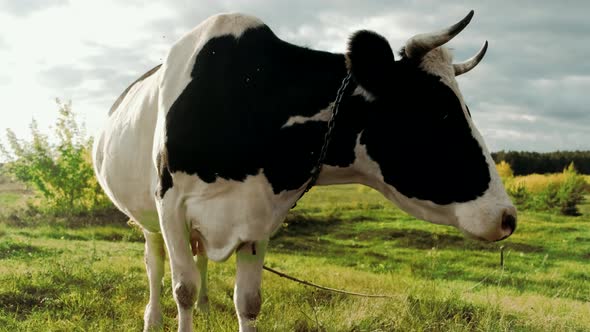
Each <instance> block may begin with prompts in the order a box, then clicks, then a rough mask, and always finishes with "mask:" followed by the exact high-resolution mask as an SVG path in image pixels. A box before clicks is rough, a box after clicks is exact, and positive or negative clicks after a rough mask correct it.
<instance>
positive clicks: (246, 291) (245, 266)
mask: <svg viewBox="0 0 590 332" xmlns="http://www.w3.org/2000/svg"><path fill="white" fill-rule="evenodd" d="M267 244H268V241H259V242H256V243H246V244H244V245H243V246H242V247H241V248H240V249H238V250H237V252H236V256H237V258H236V261H237V268H236V286H235V289H234V304H235V306H236V313H237V315H238V320H239V323H240V331H241V332H245V331H256V326H255V324H256V317H257V316H258V313H259V312H260V306H261V304H262V299H261V297H260V282H261V279H262V266H263V265H264V255H265V253H266V246H267Z"/></svg>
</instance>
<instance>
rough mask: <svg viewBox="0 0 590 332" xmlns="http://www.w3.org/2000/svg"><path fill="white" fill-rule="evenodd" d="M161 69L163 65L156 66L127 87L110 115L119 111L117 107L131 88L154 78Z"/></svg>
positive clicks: (116, 101)
mask: <svg viewBox="0 0 590 332" xmlns="http://www.w3.org/2000/svg"><path fill="white" fill-rule="evenodd" d="M160 67H162V65H161V64H159V65H157V66H155V67H154V68H152V69H150V70H148V71H147V72H146V73H145V74H143V75H141V76H140V77H139V78H138V79H136V80H135V81H134V82H133V83H131V84H130V85H129V86H128V87H127V89H125V91H123V93H121V95H120V96H119V98H117V100H115V103H114V104H113V106H111V109H110V110H109V115H111V114H113V113H114V112H115V110H116V109H117V107H119V105H120V104H121V102H122V101H123V99H125V96H127V93H129V90H131V88H132V87H133V86H134V85H135V84H137V83H138V82H141V81H143V80H145V79H146V78H148V77H150V76H152V75H153V74H154V73H155V72H157V71H158V69H160Z"/></svg>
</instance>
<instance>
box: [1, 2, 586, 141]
mask: <svg viewBox="0 0 590 332" xmlns="http://www.w3.org/2000/svg"><path fill="white" fill-rule="evenodd" d="M470 9H474V10H475V17H474V18H473V20H472V21H471V24H470V25H469V26H468V27H467V28H466V29H465V30H464V31H463V32H462V33H461V34H459V35H458V36H457V37H455V39H453V40H452V41H451V42H450V43H448V45H447V46H448V47H450V48H452V49H453V53H454V56H455V60H456V61H457V62H459V61H463V60H465V59H467V58H469V57H471V56H472V55H474V54H475V53H476V52H477V51H478V50H479V48H480V47H481V45H482V43H483V42H484V41H485V40H488V42H489V45H490V46H489V49H488V52H487V54H486V56H485V58H484V60H483V61H482V62H481V63H480V64H479V65H478V67H477V68H475V69H474V70H473V71H471V72H469V73H467V74H465V75H462V76H460V77H458V78H457V80H458V82H459V86H460V88H461V91H462V93H463V96H464V99H465V101H466V103H467V104H468V105H469V108H470V111H471V114H472V116H473V119H474V121H475V123H476V125H477V127H478V128H479V130H480V131H481V132H482V134H483V136H484V139H485V140H486V143H487V145H488V147H489V149H490V150H491V151H498V150H502V149H503V150H529V151H541V152H543V151H554V150H575V149H579V150H590V106H589V105H590V19H588V17H587V16H588V13H590V2H589V1H585V0H582V1H554V0H551V1H541V0H537V1H524V0H521V1H505V0H495V1H434V0H432V1H429V0H425V1H404V0H400V1H390V0H373V1H358V0H355V1H352V0H339V1H336V0H331V1H317V0H302V1H270V0H233V1H230V0H220V1H211V0H199V1H197V0H193V1H190V0H163V1H143V0H101V1H90V0H88V1H87V0H0V60H1V69H0V98H1V101H2V108H1V109H0V142H5V135H4V133H5V129H6V128H11V129H12V130H13V131H15V132H16V134H17V136H19V137H22V138H26V137H27V135H28V133H29V129H28V126H29V124H30V122H31V120H32V119H33V118H34V119H36V120H37V121H38V123H39V126H40V127H41V129H42V130H46V131H48V130H49V129H50V126H51V125H52V124H53V123H54V122H55V118H56V116H57V106H56V102H55V99H56V98H60V99H62V100H65V101H67V100H71V101H72V103H73V110H74V111H75V112H76V113H77V114H78V115H79V118H80V119H81V120H82V121H84V122H85V124H86V127H87V130H88V133H89V134H91V135H95V134H96V133H97V132H98V130H99V129H100V128H101V126H102V125H103V124H104V123H105V120H106V117H107V113H108V110H109V108H110V107H111V105H112V103H113V102H114V101H115V100H116V98H117V97H118V96H119V94H120V93H121V92H122V91H123V90H124V89H125V88H126V87H127V86H128V85H129V84H130V83H131V82H133V81H134V80H135V79H136V78H137V77H139V76H140V75H141V74H143V73H144V72H146V71H147V70H149V69H150V68H152V67H154V66H155V65H156V64H159V63H161V62H162V59H163V58H165V57H166V53H167V50H168V49H169V48H170V46H171V45H173V43H174V42H175V41H176V40H177V39H178V38H179V37H180V36H182V35H183V34H184V33H186V32H187V31H189V30H190V29H192V28H193V27H195V26H196V25H198V24H199V23H200V22H201V21H203V20H204V19H205V18H207V17H209V16H211V15H214V14H216V13H220V12H242V13H246V14H250V15H254V16H257V17H259V18H260V19H262V20H263V21H264V22H265V23H266V24H267V25H268V26H269V27H270V28H271V29H272V30H273V31H274V32H275V33H276V34H277V35H278V36H279V37H280V38H281V39H283V40H286V41H288V42H291V43H295V44H298V45H302V46H306V47H310V48H314V49H321V50H327V51H332V52H344V51H345V49H346V43H347V39H348V37H349V36H350V35H351V33H352V32H354V31H356V30H359V29H370V30H374V31H376V32H378V33H380V34H382V35H384V36H385V37H386V38H387V39H388V40H389V42H390V44H391V46H392V48H393V49H394V50H395V51H397V50H398V49H399V48H401V47H402V46H403V45H404V43H405V41H406V40H407V39H408V38H410V37H411V36H413V35H415V34H417V33H423V32H429V31H433V30H438V29H440V28H443V27H446V26H448V25H450V24H452V23H455V22H456V21H458V20H460V19H461V18H463V17H464V16H465V15H466V14H467V13H468V11H469V10H470Z"/></svg>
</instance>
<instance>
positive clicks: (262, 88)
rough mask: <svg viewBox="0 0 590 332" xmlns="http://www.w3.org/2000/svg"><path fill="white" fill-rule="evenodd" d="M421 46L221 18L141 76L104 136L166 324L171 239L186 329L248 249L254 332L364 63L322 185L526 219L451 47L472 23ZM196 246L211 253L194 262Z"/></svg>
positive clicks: (482, 216)
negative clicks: (273, 268)
mask: <svg viewBox="0 0 590 332" xmlns="http://www.w3.org/2000/svg"><path fill="white" fill-rule="evenodd" d="M472 16H473V12H470V13H469V15H468V16H467V17H465V18H464V19H463V20H461V21H460V22H459V23H457V24H455V25H453V26H451V27H449V28H447V29H444V30H442V31H439V32H436V33H429V34H422V35H417V36H415V37H413V38H411V39H409V40H408V42H407V43H406V45H405V46H404V47H403V49H402V51H401V52H400V55H399V59H398V60H395V56H394V53H393V52H392V49H391V47H390V46H389V44H388V42H387V40H386V39H385V38H384V37H382V36H380V35H378V34H376V33H374V32H370V31H358V32H356V33H354V34H353V35H352V37H351V38H350V41H349V45H348V52H347V53H346V54H333V53H328V52H322V51H316V50H311V49H308V48H303V47H299V46H296V45H292V44H289V43H287V42H284V41H282V40H281V39H279V38H277V36H276V35H275V34H274V33H273V32H272V31H271V29H270V28H269V27H268V26H266V25H265V24H264V23H262V22H261V21H260V20H258V19H256V18H254V17H250V16H246V15H241V14H223V15H217V16H213V17H211V18H209V19H207V20H206V21H204V22H203V23H202V24H201V25H199V26H197V27H196V28H195V29H194V30H192V31H190V32H189V33H188V34H186V35H185V36H183V37H182V38H181V39H180V40H178V41H177V42H176V43H175V44H174V46H173V47H172V49H171V50H170V53H169V54H168V57H167V58H166V60H165V62H164V64H162V65H161V66H158V67H156V68H154V69H152V70H150V71H149V72H147V73H146V74H145V75H143V76H142V77H141V78H140V79H138V80H137V81H136V82H135V83H133V84H132V85H131V86H130V87H129V88H128V89H127V90H126V91H125V92H124V93H123V95H122V96H121V97H120V98H119V99H118V100H117V102H116V103H115V105H114V106H113V108H112V109H111V112H110V116H109V120H108V122H107V125H106V128H105V129H104V131H103V132H102V134H101V135H100V136H99V138H98V140H97V141H96V145H95V149H94V155H93V156H94V165H95V169H96V173H97V176H98V179H99V181H100V184H101V185H102V187H103V188H104V190H105V191H106V193H107V194H108V195H109V197H110V198H111V199H112V200H113V202H114V203H115V204H116V205H117V207H118V208H119V209H121V210H122V211H123V212H124V213H126V214H127V215H128V216H129V217H130V218H131V219H133V220H134V221H136V222H137V223H138V224H139V225H141V227H142V228H143V229H144V234H145V237H146V247H145V260H146V266H147V272H148V276H149V284H150V301H149V304H148V305H147V308H146V311H145V329H146V330H147V329H150V328H153V327H158V326H159V325H160V324H161V310H160V301H159V297H160V284H161V281H162V276H163V273H164V265H163V264H164V263H163V262H164V256H165V251H164V245H165V246H166V249H167V252H168V254H169V258H170V265H171V270H172V286H173V293H174V298H175V300H176V303H177V305H178V312H179V330H180V331H189V330H191V329H192V308H193V305H194V304H195V302H197V306H198V307H201V308H203V309H206V308H207V285H206V271H207V260H208V259H212V260H214V261H223V260H225V259H227V258H228V257H229V256H230V255H231V254H232V253H234V252H236V253H237V277H236V284H235V292H234V302H235V306H236V311H237V316H238V319H239V324H240V330H241V331H250V330H254V329H255V327H253V325H252V322H253V321H254V320H255V319H256V317H257V315H258V313H259V311H260V304H261V299H260V280H261V272H262V266H263V260H264V255H265V251H266V245H267V243H268V239H269V237H270V236H271V235H272V234H273V233H274V232H275V231H276V230H277V229H278V228H279V227H280V225H281V222H282V220H283V218H284V217H285V215H286V214H287V213H288V211H289V209H290V208H291V207H292V206H293V205H294V203H295V202H296V201H297V199H298V198H299V197H300V195H301V193H302V191H303V190H304V189H305V188H306V185H307V183H308V182H309V181H310V177H311V170H312V168H314V165H315V163H316V162H317V160H318V155H319V152H320V149H321V147H322V146H323V144H324V135H325V132H326V129H327V121H328V119H329V118H330V116H331V112H332V108H331V105H332V103H333V102H334V99H335V97H336V94H337V90H338V89H339V87H340V85H341V82H342V79H343V78H344V77H345V76H346V75H347V73H348V72H350V73H351V74H352V83H351V85H349V88H348V89H347V90H346V91H345V92H344V96H343V99H342V104H341V107H340V112H339V114H338V118H337V119H336V122H335V127H334V131H333V135H332V140H331V142H330V145H329V148H328V151H327V155H326V158H325V160H324V162H323V168H322V171H321V173H320V175H319V179H318V181H317V182H318V184H320V185H328V184H339V183H361V184H364V185H367V186H370V187H372V188H375V189H376V190H378V191H379V192H381V193H382V194H383V195H384V196H385V197H387V198H388V199H389V200H391V201H392V202H393V203H395V204H396V205H398V206H399V207H400V208H401V209H403V210H404V211H406V212H408V213H410V214H411V215H413V216H415V217H417V218H420V219H424V220H427V221H430V222H433V223H438V224H446V225H452V226H455V227H457V228H458V229H460V230H461V231H462V232H463V233H465V234H467V235H468V236H470V237H474V238H478V239H482V240H488V241H496V240H501V239H504V238H506V237H508V236H509V235H510V234H511V233H512V232H513V231H514V229H515V226H516V211H515V208H514V207H513V205H512V204H511V202H510V200H509V198H508V196H507V195H506V192H505V190H504V188H503V185H502V182H501V181H500V178H499V177H498V174H497V172H496V170H495V166H494V162H493V160H492V159H491V157H490V154H489V152H488V150H487V148H486V146H485V143H484V141H483V139H482V137H481V135H480V133H479V132H478V130H477V129H476V128H475V125H474V123H473V121H472V119H471V115H470V114H469V109H468V108H467V106H466V105H465V102H464V101H463V98H462V96H461V92H460V91H459V87H458V85H457V82H456V80H455V76H457V75H460V74H462V73H464V72H466V71H469V70H470V69H472V68H473V67H474V66H475V65H477V63H478V62H479V61H480V60H481V58H482V57H483V55H484V53H485V49H486V47H487V43H486V44H485V45H484V48H482V50H481V51H480V52H479V53H478V54H477V55H476V56H475V57H473V58H472V59H470V60H468V61H467V62H465V63H462V64H453V63H452V57H451V53H450V52H449V51H448V50H447V49H446V48H444V47H443V45H444V44H445V43H446V42H448V41H449V40H450V39H451V38H453V37H454V36H455V35H457V34H458V33H459V32H460V31H461V30H462V29H463V28H464V27H465V26H466V25H467V24H468V23H469V21H470V20H471V17H472ZM193 256H196V257H197V259H196V263H195V261H194V260H193Z"/></svg>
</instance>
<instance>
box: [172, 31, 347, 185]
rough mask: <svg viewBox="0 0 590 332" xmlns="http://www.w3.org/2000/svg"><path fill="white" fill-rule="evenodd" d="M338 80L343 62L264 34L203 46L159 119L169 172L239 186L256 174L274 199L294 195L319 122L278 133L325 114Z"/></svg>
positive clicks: (307, 167)
mask: <svg viewBox="0 0 590 332" xmlns="http://www.w3.org/2000/svg"><path fill="white" fill-rule="evenodd" d="M344 76H346V67H345V60H344V56H343V55H342V54H331V53H327V52H319V51H313V50H309V49H306V48H302V47H298V46H295V45H291V44H288V43H286V42H283V41H281V40H280V39H278V38H277V37H276V36H275V35H274V34H273V32H272V31H271V30H270V29H269V28H268V27H266V26H261V27H259V28H255V29H250V30H247V31H246V32H244V33H243V34H242V35H241V37H240V38H239V39H236V38H235V37H234V36H231V35H227V36H221V37H217V38H213V39H211V40H209V41H208V42H207V43H206V44H205V45H204V46H203V48H202V49H201V50H200V52H199V54H198V55H197V57H196V62H195V66H194V68H193V70H192V72H191V77H192V81H191V82H190V83H189V84H188V85H187V87H186V88H185V89H184V91H183V92H182V93H181V95H180V96H179V97H178V99H177V100H176V101H175V102H174V104H173V105H172V107H171V108H170V110H169V112H168V114H167V117H166V133H167V141H166V148H167V150H168V162H169V169H170V171H171V172H176V171H183V172H186V173H188V174H196V175H197V176H198V177H199V178H201V179H202V180H203V181H205V182H208V183H211V182H214V181H215V180H216V179H217V178H224V179H231V180H236V181H243V180H244V179H245V178H246V177H247V176H248V175H256V174H258V173H259V171H260V170H261V169H262V170H263V172H264V175H265V176H266V177H267V178H268V180H269V182H270V183H271V184H272V187H273V190H274V192H275V193H278V192H281V191H283V190H292V189H297V188H300V187H301V186H302V185H303V184H304V183H305V182H306V181H307V180H308V179H309V178H310V171H311V169H312V168H313V166H314V164H315V162H316V160H317V156H318V154H319V151H320V148H321V146H322V143H323V138H324V133H325V131H326V122H324V121H308V122H306V123H304V124H296V125H293V126H290V127H285V128H282V126H283V125H284V124H285V123H286V122H287V120H288V119H289V117H290V116H295V115H300V116H305V117H310V116H313V115H314V114H316V113H318V112H320V111H321V110H322V109H325V108H327V107H328V106H329V105H330V103H331V102H332V101H334V99H335V97H336V92H337V90H338V87H339V86H340V83H341V81H342V79H343V78H344ZM350 150H351V151H352V149H350ZM341 163H342V164H345V163H346V162H341Z"/></svg>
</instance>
